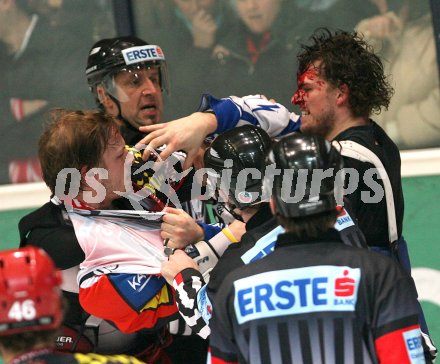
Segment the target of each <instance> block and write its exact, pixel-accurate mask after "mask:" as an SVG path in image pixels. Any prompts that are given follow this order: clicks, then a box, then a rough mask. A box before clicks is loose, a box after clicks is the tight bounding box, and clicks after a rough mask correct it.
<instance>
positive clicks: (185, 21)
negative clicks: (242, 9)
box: [136, 0, 236, 120]
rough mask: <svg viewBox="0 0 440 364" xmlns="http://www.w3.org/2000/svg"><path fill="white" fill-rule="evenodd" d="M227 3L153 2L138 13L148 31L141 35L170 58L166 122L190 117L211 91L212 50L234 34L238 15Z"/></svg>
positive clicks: (218, 0)
mask: <svg viewBox="0 0 440 364" xmlns="http://www.w3.org/2000/svg"><path fill="white" fill-rule="evenodd" d="M228 5H229V4H228V1H224V0H190V1H188V0H150V1H149V2H145V3H144V4H142V8H139V9H138V10H137V12H136V13H137V16H138V18H139V20H141V19H144V17H145V16H146V17H148V19H149V21H148V22H144V21H143V20H142V21H138V23H139V24H141V26H142V25H143V26H144V27H145V28H141V29H140V34H142V35H144V36H145V37H146V38H147V39H149V40H151V42H154V43H155V44H159V45H160V46H161V47H162V48H163V50H164V53H165V54H166V56H167V60H168V64H169V71H170V78H171V80H172V82H171V83H170V91H171V92H170V97H168V98H167V99H165V104H166V108H165V113H164V118H165V120H169V119H174V118H176V117H180V116H182V115H186V114H188V113H190V112H192V111H193V110H195V109H197V107H198V97H199V95H200V93H202V92H205V91H206V90H209V86H208V85H209V84H210V81H209V80H210V78H211V72H212V71H213V70H214V69H213V67H214V65H213V64H212V63H211V54H212V50H213V48H214V47H215V45H216V44H217V42H218V40H219V39H220V38H221V37H223V36H224V35H225V34H226V33H228V32H229V31H230V30H231V26H232V25H233V24H234V22H235V19H236V17H235V14H233V12H232V11H231V9H230V8H229V6H228Z"/></svg>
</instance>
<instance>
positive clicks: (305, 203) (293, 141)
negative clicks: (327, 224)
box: [263, 133, 342, 218]
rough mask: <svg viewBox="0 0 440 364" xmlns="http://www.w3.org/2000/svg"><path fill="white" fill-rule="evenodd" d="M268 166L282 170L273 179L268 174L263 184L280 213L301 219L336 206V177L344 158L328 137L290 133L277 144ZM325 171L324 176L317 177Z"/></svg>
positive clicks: (270, 155)
mask: <svg viewBox="0 0 440 364" xmlns="http://www.w3.org/2000/svg"><path fill="white" fill-rule="evenodd" d="M266 165H267V166H275V168H276V169H277V170H279V171H280V173H277V174H275V176H273V181H270V180H269V178H268V177H269V176H267V175H266V177H265V181H264V183H263V184H264V190H265V194H266V195H272V198H273V200H274V202H275V206H276V209H277V213H278V214H279V215H281V216H284V217H291V218H297V217H305V216H310V215H315V214H319V213H322V212H326V211H331V210H334V209H335V208H336V199H335V186H336V183H337V181H336V177H337V176H338V172H339V171H340V170H341V169H342V158H341V156H340V154H339V152H338V151H337V150H336V149H335V148H334V147H333V146H332V145H331V144H330V143H329V142H327V141H326V140H325V139H323V138H321V137H319V136H310V135H305V134H300V133H292V134H289V135H286V136H284V137H283V138H281V139H279V140H278V141H277V142H275V143H274V144H273V147H272V150H271V151H270V152H269V154H268V156H267V158H266ZM321 171H322V172H323V174H322V175H321V177H323V178H317V176H319V174H320V172H321ZM271 182H273V185H271Z"/></svg>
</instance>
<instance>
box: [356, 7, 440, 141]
mask: <svg viewBox="0 0 440 364" xmlns="http://www.w3.org/2000/svg"><path fill="white" fill-rule="evenodd" d="M383 3H385V5H386V8H385V9H384V10H388V11H384V12H383V13H382V14H380V15H377V16H375V17H371V18H368V19H365V20H363V21H362V22H360V23H359V25H358V26H357V29H358V31H359V32H362V33H364V34H365V36H366V39H367V40H368V41H369V42H371V43H372V44H373V45H374V47H375V48H376V50H377V51H378V52H379V54H380V56H381V57H382V59H383V60H384V62H383V63H384V70H385V73H386V74H389V75H390V76H391V77H392V80H393V85H394V89H395V94H394V96H393V98H392V99H391V102H390V106H389V108H388V110H386V111H385V112H382V113H381V114H380V115H378V116H377V121H378V123H379V124H380V125H381V126H382V127H383V128H384V129H385V130H386V131H387V133H388V134H389V135H390V136H391V137H392V139H393V140H394V141H395V142H396V143H397V145H399V147H400V148H404V149H406V148H426V147H437V146H438V145H439V143H440V122H439V120H438V117H437V115H439V114H440V85H439V75H438V66H437V57H436V47H435V39H434V32H433V29H432V17H431V13H430V8H429V1H428V0H421V1H403V2H399V4H398V6H396V5H394V6H393V3H392V4H391V5H388V4H387V1H386V0H385V1H383ZM393 8H394V9H393ZM415 55H419V57H415Z"/></svg>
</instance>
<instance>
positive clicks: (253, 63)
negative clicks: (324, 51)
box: [207, 0, 315, 103]
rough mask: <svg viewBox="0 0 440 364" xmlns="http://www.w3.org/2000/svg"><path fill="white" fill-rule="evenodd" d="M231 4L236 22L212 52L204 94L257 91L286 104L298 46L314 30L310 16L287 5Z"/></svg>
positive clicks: (236, 0)
mask: <svg viewBox="0 0 440 364" xmlns="http://www.w3.org/2000/svg"><path fill="white" fill-rule="evenodd" d="M232 4H233V9H234V10H235V12H236V13H237V15H238V20H237V21H236V22H235V24H234V25H233V27H232V29H233V31H230V32H228V33H226V34H225V35H224V36H222V37H221V38H219V40H218V44H217V45H216V47H215V48H214V51H213V56H214V62H215V66H214V68H213V70H214V71H213V72H211V76H210V77H209V78H208V81H207V82H208V85H210V87H209V88H207V90H208V91H209V93H211V94H220V95H222V94H225V93H227V94H229V95H248V94H251V93H261V94H265V95H268V96H270V97H272V98H274V99H276V100H277V101H279V102H281V103H283V102H288V98H287V95H288V94H289V93H290V91H291V90H290V85H289V82H286V80H288V79H289V78H290V77H291V72H290V71H289V70H291V69H295V67H296V60H295V55H296V53H297V50H298V46H297V44H298V41H299V40H300V39H301V37H302V35H303V34H308V33H309V32H310V31H311V30H312V29H313V27H314V24H315V23H314V18H313V17H310V18H308V17H307V13H306V12H304V13H302V14H301V13H300V12H299V11H297V9H296V8H295V6H294V5H293V4H292V2H291V1H285V0H261V1H255V0H244V1H243V0H233V1H232ZM305 18H307V22H306V21H305ZM211 78H212V79H211ZM209 79H211V81H209ZM292 82H293V80H292Z"/></svg>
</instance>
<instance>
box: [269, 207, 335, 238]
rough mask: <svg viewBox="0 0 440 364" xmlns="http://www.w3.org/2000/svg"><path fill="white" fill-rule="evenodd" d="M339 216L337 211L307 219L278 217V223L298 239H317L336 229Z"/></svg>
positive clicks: (306, 217) (307, 217)
mask: <svg viewBox="0 0 440 364" xmlns="http://www.w3.org/2000/svg"><path fill="white" fill-rule="evenodd" d="M337 216H338V212H337V210H336V209H334V210H332V211H326V212H322V213H320V214H317V215H310V216H305V217H285V216H281V215H276V217H277V220H278V223H279V224H280V225H281V226H282V227H283V228H284V229H285V230H286V231H288V232H289V233H291V234H293V235H295V236H296V237H298V239H302V238H308V239H310V238H317V237H318V236H320V235H322V234H323V233H325V232H326V231H327V230H328V229H331V228H332V227H334V225H335V223H336V218H337Z"/></svg>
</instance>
